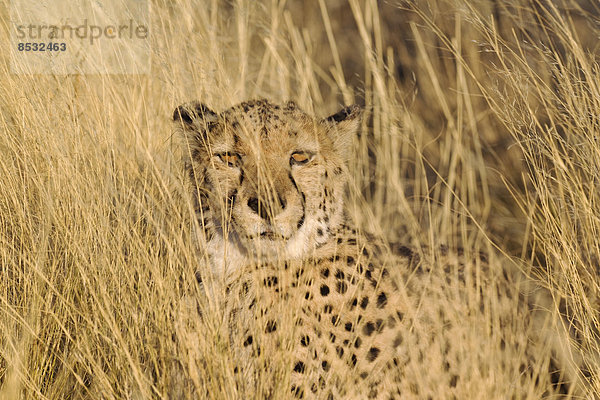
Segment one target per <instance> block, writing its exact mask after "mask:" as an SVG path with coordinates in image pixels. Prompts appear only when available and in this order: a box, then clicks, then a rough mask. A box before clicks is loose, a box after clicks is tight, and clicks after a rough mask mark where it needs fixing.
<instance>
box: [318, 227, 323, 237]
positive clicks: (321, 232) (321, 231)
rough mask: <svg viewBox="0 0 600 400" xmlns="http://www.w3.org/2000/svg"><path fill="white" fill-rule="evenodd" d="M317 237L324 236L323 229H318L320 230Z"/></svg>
mask: <svg viewBox="0 0 600 400" xmlns="http://www.w3.org/2000/svg"><path fill="white" fill-rule="evenodd" d="M317 235H319V236H323V229H321V228H318V229H317Z"/></svg>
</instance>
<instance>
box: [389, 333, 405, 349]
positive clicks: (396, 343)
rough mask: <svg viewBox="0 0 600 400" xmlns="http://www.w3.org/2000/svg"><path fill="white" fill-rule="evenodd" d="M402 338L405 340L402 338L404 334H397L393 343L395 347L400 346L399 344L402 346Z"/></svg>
mask: <svg viewBox="0 0 600 400" xmlns="http://www.w3.org/2000/svg"><path fill="white" fill-rule="evenodd" d="M402 340H403V339H402V335H401V334H400V333H399V334H398V335H397V336H396V338H395V339H394V342H393V343H392V345H393V346H394V347H398V346H400V345H401V344H402Z"/></svg>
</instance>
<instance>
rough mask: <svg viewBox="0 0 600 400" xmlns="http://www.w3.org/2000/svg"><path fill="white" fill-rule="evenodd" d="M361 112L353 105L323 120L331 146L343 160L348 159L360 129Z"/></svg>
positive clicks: (360, 109)
mask: <svg viewBox="0 0 600 400" xmlns="http://www.w3.org/2000/svg"><path fill="white" fill-rule="evenodd" d="M362 113H363V110H362V108H361V107H360V106H358V105H356V104H353V105H351V106H348V107H346V108H344V109H342V110H340V111H338V112H337V113H335V114H333V115H330V116H329V117H327V118H325V119H324V120H323V122H324V123H325V125H326V126H327V127H328V133H329V135H331V137H332V139H333V144H334V146H335V148H336V149H338V151H339V152H340V154H341V155H342V156H343V157H344V159H345V160H349V159H350V152H351V150H352V143H353V141H354V137H355V136H356V135H357V133H358V129H359V127H360V122H361V117H362Z"/></svg>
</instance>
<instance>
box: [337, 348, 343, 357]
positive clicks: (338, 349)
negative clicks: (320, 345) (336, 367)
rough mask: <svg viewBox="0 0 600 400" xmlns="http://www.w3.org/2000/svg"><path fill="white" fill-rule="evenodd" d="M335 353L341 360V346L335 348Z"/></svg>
mask: <svg viewBox="0 0 600 400" xmlns="http://www.w3.org/2000/svg"><path fill="white" fill-rule="evenodd" d="M335 352H336V353H337V355H338V357H339V358H342V357H343V356H344V348H343V347H342V346H337V347H336V348H335Z"/></svg>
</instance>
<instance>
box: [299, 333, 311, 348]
mask: <svg viewBox="0 0 600 400" xmlns="http://www.w3.org/2000/svg"><path fill="white" fill-rule="evenodd" d="M300 344H301V345H302V346H303V347H306V346H308V345H309V344H310V337H309V336H307V335H304V336H302V339H300Z"/></svg>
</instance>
